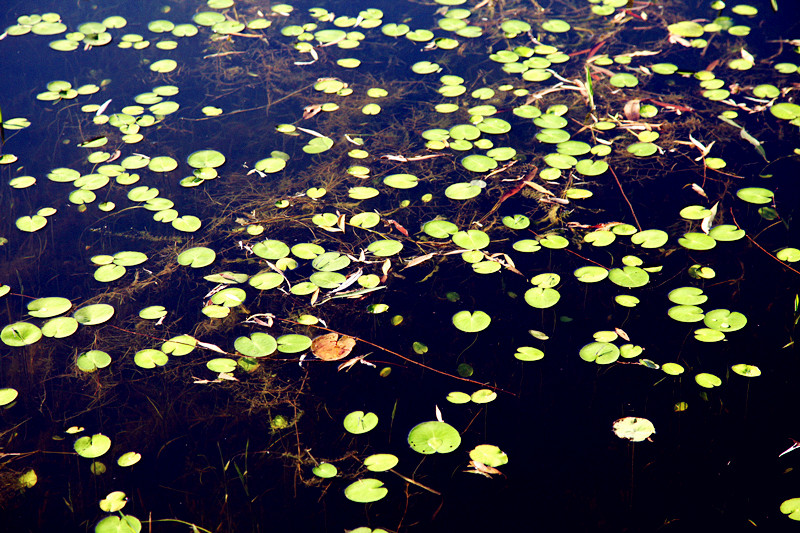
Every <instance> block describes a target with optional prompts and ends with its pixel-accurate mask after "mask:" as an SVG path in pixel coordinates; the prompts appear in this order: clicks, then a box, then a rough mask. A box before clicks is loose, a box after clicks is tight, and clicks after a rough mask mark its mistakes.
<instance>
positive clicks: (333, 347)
mask: <svg viewBox="0 0 800 533" xmlns="http://www.w3.org/2000/svg"><path fill="white" fill-rule="evenodd" d="M355 345H356V340H355V339H354V338H353V337H348V336H346V335H345V336H343V337H339V334H338V333H326V334H325V335H320V336H319V337H316V338H315V339H314V340H313V341H311V352H312V353H313V354H314V355H316V356H317V357H318V358H319V359H322V360H323V361H338V360H339V359H344V358H345V357H347V356H348V355H349V354H350V352H351V351H353V347H354V346H355Z"/></svg>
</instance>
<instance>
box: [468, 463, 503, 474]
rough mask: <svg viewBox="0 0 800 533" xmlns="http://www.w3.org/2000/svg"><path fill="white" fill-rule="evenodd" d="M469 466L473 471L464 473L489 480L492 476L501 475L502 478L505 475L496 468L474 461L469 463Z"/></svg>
mask: <svg viewBox="0 0 800 533" xmlns="http://www.w3.org/2000/svg"><path fill="white" fill-rule="evenodd" d="M468 466H469V467H470V468H471V469H472V470H464V472H467V473H468V474H480V475H482V476H486V477H488V478H491V477H492V474H500V475H501V476H502V475H503V473H502V472H501V471H499V470H498V469H496V468H495V467H493V466H487V465H485V464H483V463H481V462H480V461H475V460H472V461H470V462H469V465H468Z"/></svg>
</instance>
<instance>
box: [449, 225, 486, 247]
mask: <svg viewBox="0 0 800 533" xmlns="http://www.w3.org/2000/svg"><path fill="white" fill-rule="evenodd" d="M452 239H453V242H454V243H455V244H456V246H459V247H461V248H464V249H465V250H481V249H483V248H486V247H487V246H489V243H490V239H489V235H487V234H486V233H485V232H483V231H481V230H476V229H471V230H467V231H459V232H457V233H454V234H453V237H452Z"/></svg>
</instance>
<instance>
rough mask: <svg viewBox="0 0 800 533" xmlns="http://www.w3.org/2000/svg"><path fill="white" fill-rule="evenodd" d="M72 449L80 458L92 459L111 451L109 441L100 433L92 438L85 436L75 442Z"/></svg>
mask: <svg viewBox="0 0 800 533" xmlns="http://www.w3.org/2000/svg"><path fill="white" fill-rule="evenodd" d="M73 447H74V449H75V451H76V452H77V454H78V455H80V456H81V457H86V458H87V459H94V458H96V457H100V456H101V455H103V454H104V453H106V452H107V451H108V450H110V449H111V439H109V438H108V437H106V436H105V435H103V434H102V433H97V434H95V435H92V436H88V435H87V436H84V437H81V438H79V439H78V440H76V441H75V444H74V446H73Z"/></svg>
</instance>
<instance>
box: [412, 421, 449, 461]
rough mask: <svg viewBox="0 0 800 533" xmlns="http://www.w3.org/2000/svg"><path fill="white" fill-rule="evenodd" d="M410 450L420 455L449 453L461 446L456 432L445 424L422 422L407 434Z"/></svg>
mask: <svg viewBox="0 0 800 533" xmlns="http://www.w3.org/2000/svg"><path fill="white" fill-rule="evenodd" d="M408 444H409V445H410V446H411V449H412V450H414V451H416V452H419V453H422V454H426V455H429V454H432V453H450V452H452V451H453V450H455V449H456V448H458V447H459V446H460V445H461V435H459V433H458V430H456V428H454V427H453V426H451V425H450V424H447V423H446V422H439V421H431V422H422V423H421V424H417V425H416V426H414V427H413V428H412V429H411V431H410V432H409V433H408Z"/></svg>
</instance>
